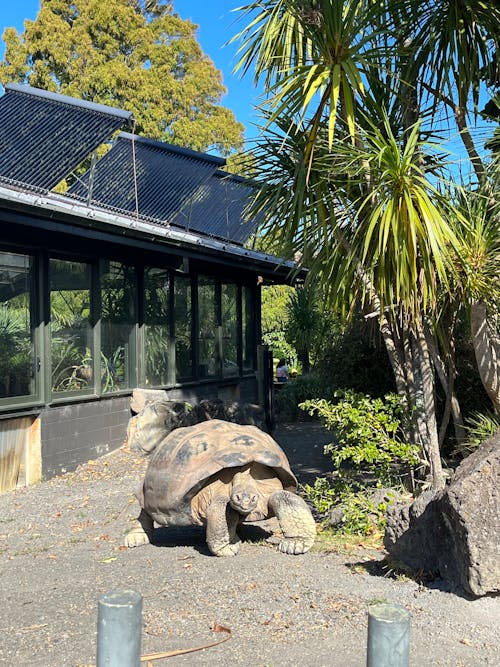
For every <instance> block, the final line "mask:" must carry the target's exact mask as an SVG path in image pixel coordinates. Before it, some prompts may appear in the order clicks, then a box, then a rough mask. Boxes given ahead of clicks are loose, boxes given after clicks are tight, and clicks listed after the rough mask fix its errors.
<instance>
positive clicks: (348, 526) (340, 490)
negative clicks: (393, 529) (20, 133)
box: [302, 477, 390, 535]
mask: <svg viewBox="0 0 500 667" xmlns="http://www.w3.org/2000/svg"><path fill="white" fill-rule="evenodd" d="M302 490H303V491H304V493H305V495H306V497H307V498H308V499H309V500H310V502H312V504H313V505H314V507H315V508H316V509H317V510H318V512H319V513H320V514H323V515H325V516H329V515H330V513H331V511H332V510H334V509H335V508H339V509H340V514H341V521H340V523H339V525H337V526H336V527H335V531H336V532H342V533H346V534H350V535H368V534H370V533H373V532H374V531H377V530H378V531H380V530H383V528H384V525H385V512H386V510H387V506H388V504H390V502H389V503H388V502H386V501H382V502H374V500H373V497H372V494H371V493H370V489H366V488H363V486H362V485H361V484H357V483H352V482H348V481H346V480H344V479H341V478H337V479H333V480H328V479H326V478H325V477H317V478H316V479H315V481H314V485H313V486H311V485H310V484H304V486H303V487H302Z"/></svg>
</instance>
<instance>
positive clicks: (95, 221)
mask: <svg viewBox="0 0 500 667" xmlns="http://www.w3.org/2000/svg"><path fill="white" fill-rule="evenodd" d="M0 206H4V207H5V208H9V209H14V210H18V211H19V210H21V211H23V212H24V213H26V214H28V215H30V216H31V217H33V218H39V219H41V218H43V219H50V220H51V221H54V222H59V223H62V224H64V223H66V225H69V224H71V225H75V226H77V227H80V228H87V229H98V230H102V231H105V232H108V233H110V234H111V235H114V236H119V237H121V238H123V237H127V238H128V239H130V243H131V244H132V243H133V240H134V239H141V240H143V241H147V242H148V243H150V244H151V245H153V244H155V243H158V244H162V245H164V246H168V247H169V248H173V249H179V251H180V252H181V253H182V254H185V255H187V256H191V257H196V258H200V259H206V260H211V261H215V260H216V261H217V262H218V263H219V264H228V265H232V266H241V267H242V268H246V269H248V270H252V271H256V272H258V273H259V274H261V275H262V276H264V277H265V278H266V279H267V280H270V281H271V282H275V283H282V284H293V283H294V282H295V281H296V280H297V278H304V275H305V272H304V270H298V268H297V266H296V264H295V263H293V262H290V261H286V260H283V259H280V258H277V257H273V256H272V255H268V254H266V253H261V252H258V251H255V250H251V249H249V248H244V247H241V246H240V245H236V244H232V243H228V242H227V243H226V242H223V241H219V240H217V239H211V238H207V237H206V236H201V235H198V234H195V233H193V232H190V231H183V230H180V229H176V228H173V227H170V226H159V225H156V224H154V223H150V222H147V221H144V220H140V219H134V218H131V217H128V216H124V215H120V214H114V213H110V212H109V211H107V210H103V209H99V208H96V207H95V206H93V207H92V208H90V207H88V206H86V205H85V204H83V203H80V202H75V200H73V199H69V198H68V197H64V196H62V195H56V194H53V193H51V194H50V195H47V194H37V193H33V192H26V191H24V190H22V189H17V188H15V187H6V186H4V185H0Z"/></svg>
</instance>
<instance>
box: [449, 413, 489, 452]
mask: <svg viewBox="0 0 500 667" xmlns="http://www.w3.org/2000/svg"><path fill="white" fill-rule="evenodd" d="M465 428H466V430H467V433H468V436H469V437H468V438H467V440H466V442H464V443H462V444H460V445H457V447H456V448H455V450H454V454H457V455H459V456H462V457H466V456H468V455H469V454H472V452H473V451H474V450H475V449H477V448H478V447H479V445H481V444H482V443H483V442H484V441H485V440H487V439H488V438H489V437H490V436H492V435H494V434H495V433H496V432H497V430H498V429H499V428H500V421H499V420H498V418H497V417H495V416H494V415H492V414H490V413H486V414H482V413H480V412H475V413H473V414H472V415H471V417H469V419H467V420H466V425H465Z"/></svg>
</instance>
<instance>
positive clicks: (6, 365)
mask: <svg viewBox="0 0 500 667" xmlns="http://www.w3.org/2000/svg"><path fill="white" fill-rule="evenodd" d="M32 265H33V258H32V257H30V256H29V255H18V254H15V253H10V252H0V398H11V397H14V396H30V395H33V394H34V393H35V381H34V361H35V358H34V344H33V333H32V327H31V317H30V312H31V311H30V276H31V271H32Z"/></svg>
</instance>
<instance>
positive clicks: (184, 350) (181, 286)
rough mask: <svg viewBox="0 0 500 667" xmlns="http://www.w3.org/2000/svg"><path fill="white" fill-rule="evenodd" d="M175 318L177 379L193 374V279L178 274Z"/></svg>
mask: <svg viewBox="0 0 500 667" xmlns="http://www.w3.org/2000/svg"><path fill="white" fill-rule="evenodd" d="M174 295H175V305H174V312H175V315H174V318H175V365H176V371H175V372H176V379H177V381H178V382H179V381H181V380H186V379H189V378H191V377H192V376H193V362H192V350H191V326H192V321H193V314H192V304H191V279H190V278H188V277H184V276H176V277H175V279H174Z"/></svg>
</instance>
